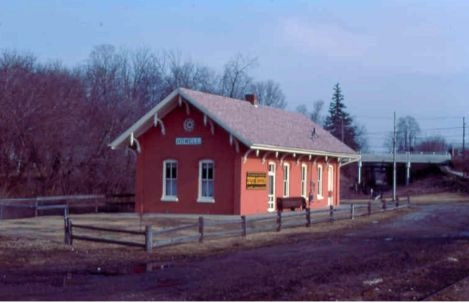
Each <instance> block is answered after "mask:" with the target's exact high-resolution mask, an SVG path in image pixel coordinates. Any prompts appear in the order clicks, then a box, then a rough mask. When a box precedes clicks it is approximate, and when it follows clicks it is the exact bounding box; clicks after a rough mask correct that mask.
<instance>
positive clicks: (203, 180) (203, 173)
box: [197, 160, 215, 203]
mask: <svg viewBox="0 0 469 303" xmlns="http://www.w3.org/2000/svg"><path fill="white" fill-rule="evenodd" d="M214 173H215V165H214V162H213V160H200V161H199V194H198V197H197V202H212V203H213V202H215V196H214V180H215V174H214Z"/></svg>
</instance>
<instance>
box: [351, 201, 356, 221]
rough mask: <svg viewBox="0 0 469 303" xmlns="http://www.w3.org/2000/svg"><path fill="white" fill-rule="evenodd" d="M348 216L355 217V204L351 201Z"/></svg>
mask: <svg viewBox="0 0 469 303" xmlns="http://www.w3.org/2000/svg"><path fill="white" fill-rule="evenodd" d="M350 217H351V218H352V220H353V219H355V205H354V204H353V203H352V204H350Z"/></svg>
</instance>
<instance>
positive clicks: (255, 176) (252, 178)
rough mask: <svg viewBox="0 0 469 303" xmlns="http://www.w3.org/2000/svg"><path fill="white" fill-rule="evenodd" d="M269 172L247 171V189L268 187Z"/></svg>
mask: <svg viewBox="0 0 469 303" xmlns="http://www.w3.org/2000/svg"><path fill="white" fill-rule="evenodd" d="M266 188H267V173H262V172H247V173H246V189H266Z"/></svg>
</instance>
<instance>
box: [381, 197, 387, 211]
mask: <svg viewBox="0 0 469 303" xmlns="http://www.w3.org/2000/svg"><path fill="white" fill-rule="evenodd" d="M381 203H383V211H385V210H386V199H382V200H381Z"/></svg>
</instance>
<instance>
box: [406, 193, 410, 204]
mask: <svg viewBox="0 0 469 303" xmlns="http://www.w3.org/2000/svg"><path fill="white" fill-rule="evenodd" d="M409 206H410V196H409V195H407V207H409Z"/></svg>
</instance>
